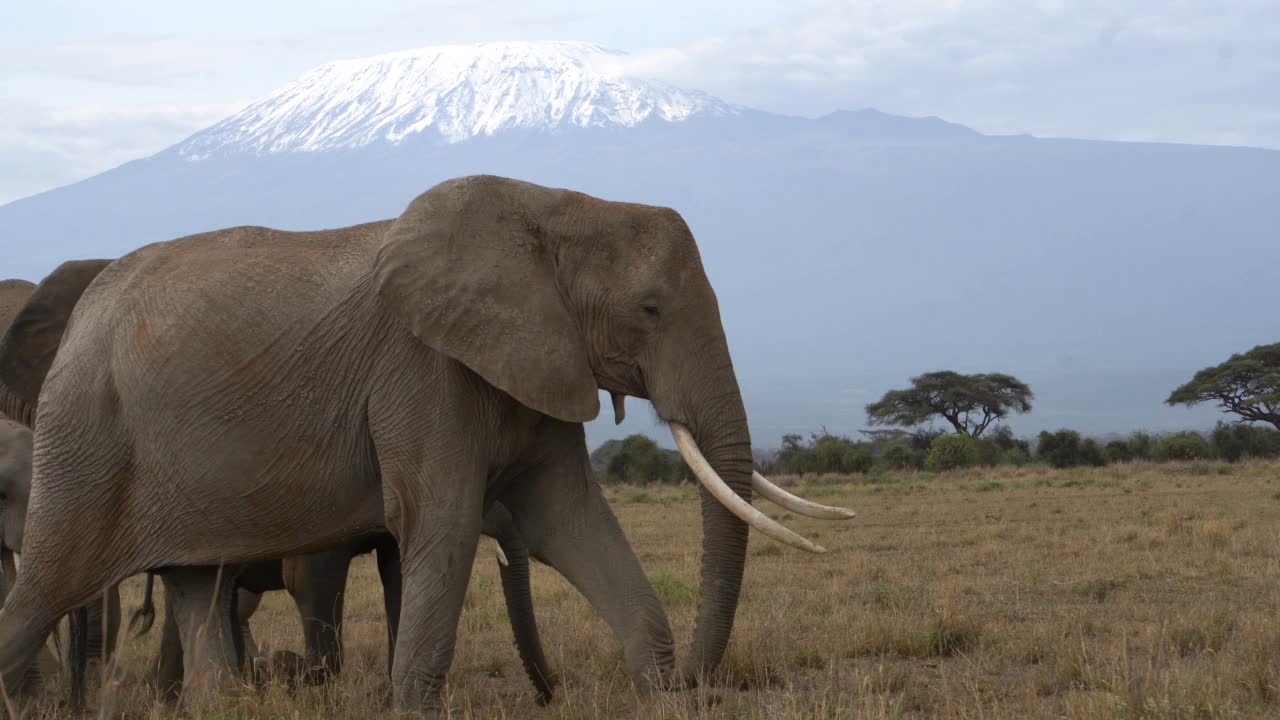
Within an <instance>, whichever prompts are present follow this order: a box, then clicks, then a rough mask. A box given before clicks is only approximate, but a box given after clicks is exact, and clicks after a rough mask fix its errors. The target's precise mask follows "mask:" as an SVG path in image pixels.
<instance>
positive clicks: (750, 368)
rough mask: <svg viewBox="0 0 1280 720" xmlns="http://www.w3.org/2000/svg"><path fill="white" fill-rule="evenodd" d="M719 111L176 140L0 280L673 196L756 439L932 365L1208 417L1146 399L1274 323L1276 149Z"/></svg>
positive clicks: (42, 210) (1070, 411)
mask: <svg viewBox="0 0 1280 720" xmlns="http://www.w3.org/2000/svg"><path fill="white" fill-rule="evenodd" d="M527 84H528V83H524V82H523V81H520V82H516V83H515V84H514V85H513V87H524V86H525V85H527ZM521 97H523V96H521ZM539 97H541V96H539ZM513 102H514V101H513ZM520 104H521V103H515V105H517V106H518V105H520ZM714 106H715V107H719V105H714ZM433 107H434V106H433ZM724 107H730V106H727V105H725V106H724ZM731 110H732V111H730V110H726V111H725V112H715V111H707V112H699V113H693V114H690V115H688V116H687V117H684V118H682V119H679V120H678V121H663V120H661V119H660V118H657V117H652V116H651V117H650V118H649V120H647V121H641V122H637V123H636V124H634V125H632V126H629V127H628V126H623V125H620V124H601V125H588V126H585V127H584V126H580V125H577V124H574V123H572V122H565V121H563V118H565V117H572V115H571V114H568V115H566V114H561V115H558V116H557V117H560V118H562V120H561V121H559V122H558V124H555V125H547V124H546V123H543V122H541V121H539V122H537V123H534V124H532V125H529V126H522V127H513V128H512V129H507V130H500V131H499V130H495V131H494V132H493V133H492V134H488V133H485V132H479V133H478V134H476V135H474V136H471V137H470V138H469V139H467V140H465V141H460V142H448V141H447V139H445V138H443V137H442V136H441V135H440V134H439V133H438V132H435V131H434V130H431V131H425V130H424V131H423V132H418V133H410V134H405V135H402V136H398V139H396V140H394V141H393V140H391V139H388V138H387V137H385V136H382V135H377V137H376V139H375V140H372V141H369V142H367V143H363V144H361V142H363V141H359V142H352V143H349V144H343V145H342V146H341V147H336V148H333V149H316V150H311V151H298V150H283V149H277V150H274V151H271V150H266V149H264V148H269V147H271V144H270V143H266V144H265V145H264V144H262V143H258V142H257V141H254V142H252V143H249V144H247V145H245V146H243V147H241V146H239V145H234V144H231V145H224V146H219V147H220V148H221V149H219V150H218V151H217V152H213V151H210V152H207V153H203V154H201V158H202V159H200V160H199V161H193V160H192V159H191V156H190V155H189V154H188V155H184V152H183V150H182V148H183V145H179V146H177V147H175V148H171V149H169V150H166V151H164V152H162V153H159V154H157V155H155V156H152V157H150V158H146V159H143V160H138V161H135V162H132V163H129V164H127V165H124V166H122V167H120V168H117V169H115V170H112V171H110V172H108V173H104V174H102V175H99V176H96V177H94V178H90V179H88V180H86V181H83V182H81V183H77V184H75V185H71V186H67V187H65V188H60V189H58V190H54V191H51V192H48V193H44V194H41V195H38V196H35V197H31V198H27V199H24V200H21V201H18V202H15V203H11V204H9V205H6V206H3V207H0V243H3V244H4V248H5V252H4V257H5V262H4V265H5V268H6V269H5V271H4V272H3V273H0V274H3V275H5V276H18V277H26V278H29V279H33V280H37V279H39V278H40V277H42V276H43V275H44V274H45V273H47V272H48V271H49V270H50V269H51V268H52V267H54V265H56V264H57V263H58V262H60V261H62V260H64V259H67V258H76V257H110V256H116V255H120V254H123V253H125V252H128V251H129V250H132V249H133V248H136V247H138V246H140V245H143V244H146V243H149V242H154V241H157V240H164V239H169V238H172V237H177V236H180V235H183V234H187V233H192V232H199V231H203V230H209V229H215V228H219V227H226V226H229V225H236V224H262V225H270V226H275V227H280V228H287V229H307V228H321V227H335V226H341V225H347V224H352V223H356V222H363V221H366V220H372V219H377V218H386V217H392V216H395V215H397V214H398V213H399V212H400V211H401V210H402V209H403V208H404V207H405V205H406V204H407V203H408V202H409V201H410V200H411V199H412V198H413V197H414V196H415V195H417V194H418V193H420V192H422V191H423V190H425V189H427V188H428V187H430V186H431V185H433V184H435V183H436V182H439V181H441V180H444V179H446V178H449V177H456V176H458V175H465V174H471V173H478V172H487V173H495V174H500V175H508V176H513V177H519V178H522V179H527V180H530V181H534V182H539V183H543V184H548V185H554V186H560V187H570V188H574V189H578V190H583V191H587V192H591V193H593V194H596V195H599V196H602V197H606V198H612V199H621V200H632V201H637V202H649V203H657V204H663V205H669V206H671V207H674V208H676V209H677V210H679V211H680V212H681V213H682V214H683V215H684V217H685V218H686V219H687V220H688V222H689V224H690V226H691V228H692V229H693V231H694V233H695V234H696V236H697V237H698V242H699V247H700V249H701V252H702V256H703V261H704V264H705V265H706V267H707V271H708V274H709V275H710V277H711V280H712V282H713V283H714V284H715V287H716V290H717V295H718V296H719V300H720V306H721V311H722V314H723V318H724V322H725V327H726V331H727V332H728V334H729V341H730V343H731V346H732V348H733V352H734V362H735V367H736V368H737V370H738V373H739V377H740V380H741V382H742V385H743V391H744V395H745V397H746V401H747V408H748V411H749V413H750V415H751V422H752V428H753V434H754V436H755V441H756V444H757V445H761V446H768V445H770V444H772V443H776V442H777V438H778V437H779V436H780V435H782V434H783V433H784V432H807V431H809V430H815V429H817V428H818V427H819V426H821V425H824V424H825V425H826V426H827V428H828V429H830V430H831V431H833V432H847V433H854V432H856V430H857V429H858V428H860V427H863V426H864V416H863V413H862V406H863V405H865V404H866V403H867V402H870V401H871V400H874V399H875V398H876V397H877V396H878V395H879V394H881V393H883V392H884V391H885V390H886V389H888V388H889V387H893V386H897V385H902V384H905V382H906V380H907V378H908V377H909V376H910V375H912V374H915V373H919V372H923V371H928V370H934V369H939V368H952V369H955V370H960V371H966V372H973V371H991V370H1000V371H1004V372H1010V373H1013V374H1015V375H1018V376H1020V377H1023V379H1025V380H1027V381H1028V382H1029V383H1031V385H1032V387H1033V389H1035V390H1036V391H1037V396H1038V400H1037V402H1036V403H1035V410H1034V412H1033V413H1032V414H1031V415H1029V416H1026V417H1023V418H1014V419H1013V425H1014V427H1015V428H1016V429H1017V430H1018V431H1020V432H1031V431H1035V430H1038V429H1041V428H1057V427H1062V426H1066V427H1074V428H1077V429H1079V430H1082V431H1086V432H1108V431H1128V430H1131V429H1134V428H1136V427H1147V428H1149V429H1172V428H1178V427H1187V426H1205V425H1208V424H1211V423H1212V422H1213V421H1214V420H1215V419H1216V418H1217V417H1218V415H1217V413H1216V412H1214V411H1213V410H1212V409H1207V408H1206V409H1200V410H1193V411H1188V410H1185V409H1181V408H1177V409H1174V408H1167V407H1164V406H1163V405H1162V402H1161V401H1162V400H1163V399H1164V397H1166V396H1167V394H1168V392H1169V391H1170V390H1171V389H1172V387H1173V386H1174V385H1176V384H1177V383H1178V382H1181V381H1182V380H1185V379H1186V378H1188V377H1190V375H1191V374H1192V373H1193V372H1194V371H1195V370H1196V369H1198V368H1200V367H1203V366H1206V365H1209V364H1212V363H1216V362H1218V361H1220V360H1221V359H1223V358H1225V357H1226V356H1227V355H1229V354H1230V353H1231V352H1234V351H1238V350H1243V349H1247V348H1249V347H1252V346H1253V345H1255V344H1259V343H1262V342H1274V341H1275V340H1276V339H1277V336H1278V335H1280V321H1277V320H1276V319H1275V314H1274V313H1273V312H1272V311H1271V310H1270V307H1271V305H1272V304H1273V300H1272V297H1271V296H1272V294H1273V293H1272V292H1271V289H1270V288H1271V287H1272V282H1271V277H1270V273H1271V269H1272V268H1274V267H1276V266H1278V265H1280V243H1277V242H1276V235H1275V230H1274V229H1275V228H1276V227H1280V153H1277V152H1271V151H1263V150H1254V149H1248V148H1215V147H1197V146H1178V145H1157V144H1136V143H1107V142H1089V141H1074V140H1041V139H1035V138H1030V137H1025V136H1023V137H987V136H983V135H980V134H978V133H975V132H973V131H972V130H969V129H968V128H963V127H961V126H956V125H952V124H949V123H945V122H943V121H941V120H923V121H922V120H918V119H909V118H898V117H895V116H892V115H885V114H883V113H876V112H874V111H859V112H856V113H838V114H835V115H832V116H827V117H826V118H821V119H818V120H806V119H803V118H792V117H783V116H778V115H771V114H768V113H761V112H758V111H752V110H748V109H736V110H733V109H731ZM380 117H381V116H371V118H372V119H371V120H370V123H372V124H376V123H377V121H378V118H380ZM477 117H478V115H477ZM501 117H504V118H505V117H515V116H514V115H512V116H507V115H502V116H501ZM372 124H371V125H369V126H368V127H372V126H373V125H372ZM220 125H223V126H224V129H226V127H229V126H227V125H226V124H220ZM236 127H241V126H236ZM246 127H247V126H246ZM293 127H294V126H293V125H289V124H285V125H280V126H276V125H271V126H269V127H266V128H265V130H264V132H266V133H267V134H266V135H263V136H262V137H264V138H265V137H268V136H269V137H277V136H278V137H285V136H287V135H289V133H290V132H292V130H291V128H293ZM359 127H360V128H365V127H366V125H363V124H362V125H360V126H359ZM379 127H382V126H379ZM428 127H431V128H434V126H428ZM503 127H505V125H504V126H503ZM347 129H348V130H355V129H356V128H355V127H351V128H347ZM277 131H278V132H277ZM345 132H346V131H345V130H344V133H345ZM367 135H368V133H363V134H362V135H360V136H361V137H364V136H367ZM375 135H376V133H375ZM197 137H199V136H197ZM254 137H258V136H257V135H254ZM335 137H337V136H335ZM341 137H344V138H347V137H354V136H352V135H350V134H343V135H342V136H341ZM264 142H265V141H264ZM606 406H607V403H606ZM630 431H645V432H652V433H653V434H654V435H655V436H656V437H658V438H659V439H660V441H664V440H665V439H666V438H665V437H664V432H663V431H662V429H661V428H657V427H655V426H654V425H653V424H652V419H651V417H649V415H648V414H647V413H645V412H636V411H634V410H633V412H632V413H630V414H629V419H628V420H627V422H626V423H624V424H623V425H622V426H621V428H618V429H615V428H613V426H612V425H611V424H609V423H608V422H602V423H596V424H593V425H592V427H591V429H590V432H591V439H592V442H593V444H594V443H597V442H599V441H600V440H602V439H604V438H607V437H616V436H617V435H618V434H619V433H625V432H630Z"/></svg>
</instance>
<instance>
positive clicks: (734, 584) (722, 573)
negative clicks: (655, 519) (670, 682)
mask: <svg viewBox="0 0 1280 720" xmlns="http://www.w3.org/2000/svg"><path fill="white" fill-rule="evenodd" d="M730 372H731V371H730ZM732 383H733V384H732V388H731V392H728V393H725V394H723V395H721V396H720V398H719V400H718V401H717V402H714V403H712V404H711V406H710V408H709V409H710V412H712V413H714V418H715V419H714V421H713V422H705V421H704V422H699V421H697V420H696V419H695V420H694V422H693V423H692V425H693V427H692V428H691V434H692V440H693V442H695V443H696V448H697V449H698V450H699V451H701V454H702V455H703V456H704V457H705V459H706V464H709V465H710V468H711V469H712V470H713V471H714V473H715V474H716V475H717V476H719V478H720V479H721V480H723V481H724V484H725V485H727V486H728V487H729V489H731V490H732V491H733V493H734V494H735V495H736V496H738V497H740V498H742V500H743V501H745V502H748V503H749V502H750V501H751V473H752V457H751V434H750V432H749V430H748V427H747V415H746V410H745V409H744V408H743V405H742V397H741V394H740V393H739V391H738V387H737V381H736V379H733V380H732ZM720 387H724V386H723V384H721V385H720ZM704 412H706V411H704ZM704 417H705V415H704ZM674 429H675V426H674V425H673V430H674ZM699 495H700V498H701V502H702V569H701V587H700V589H699V595H698V618H697V624H696V626H695V627H694V631H693V644H692V646H691V648H690V652H689V656H688V658H686V659H685V663H684V666H683V668H682V669H681V676H682V680H683V681H684V683H686V684H689V685H693V684H696V683H697V682H698V680H699V678H700V677H702V676H703V675H706V674H709V673H711V672H712V671H714V670H715V669H716V667H717V666H718V665H719V663H720V659H721V657H723V656H724V651H725V647H726V646H727V645H728V643H729V634H730V632H731V631H732V630H733V618H734V614H735V613H736V612H737V609H738V594H739V591H740V589H741V587H742V573H743V569H744V567H745V565H746V558H747V533H748V529H749V528H748V525H747V524H746V523H745V522H743V521H742V520H740V519H739V518H738V517H737V516H735V515H734V513H733V512H731V511H730V510H729V509H728V508H727V507H726V506H725V504H724V503H723V502H722V501H721V500H720V499H717V498H716V497H715V495H713V494H712V492H710V491H709V489H708V487H707V484H706V483H704V484H703V486H702V487H701V489H700V493H699Z"/></svg>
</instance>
